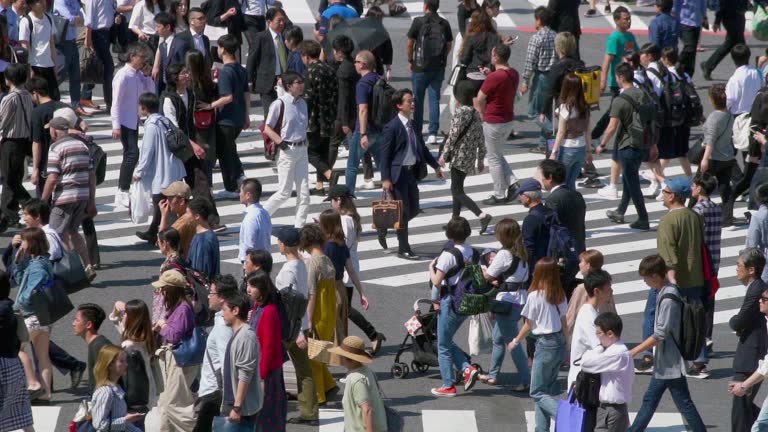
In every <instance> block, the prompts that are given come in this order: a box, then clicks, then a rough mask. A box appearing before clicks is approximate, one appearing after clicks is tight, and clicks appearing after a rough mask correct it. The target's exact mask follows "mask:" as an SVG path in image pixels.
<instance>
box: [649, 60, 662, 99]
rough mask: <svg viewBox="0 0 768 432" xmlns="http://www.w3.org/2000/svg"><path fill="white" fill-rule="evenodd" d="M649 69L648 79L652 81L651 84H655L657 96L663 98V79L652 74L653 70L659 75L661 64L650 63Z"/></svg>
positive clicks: (654, 88)
mask: <svg viewBox="0 0 768 432" xmlns="http://www.w3.org/2000/svg"><path fill="white" fill-rule="evenodd" d="M647 69H648V73H647V74H646V75H648V79H649V80H651V84H653V90H655V91H656V96H658V97H661V94H662V93H664V85H663V84H662V82H661V78H659V77H657V76H656V74H655V73H653V72H651V70H653V71H655V72H656V73H659V62H650V63H649V64H648V68H647Z"/></svg>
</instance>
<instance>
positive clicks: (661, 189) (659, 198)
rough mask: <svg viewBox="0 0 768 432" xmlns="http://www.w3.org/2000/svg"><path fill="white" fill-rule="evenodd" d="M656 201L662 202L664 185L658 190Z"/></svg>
mask: <svg viewBox="0 0 768 432" xmlns="http://www.w3.org/2000/svg"><path fill="white" fill-rule="evenodd" d="M656 201H664V185H663V184H662V185H661V188H660V189H659V194H658V195H656Z"/></svg>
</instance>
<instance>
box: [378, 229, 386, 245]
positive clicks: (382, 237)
mask: <svg viewBox="0 0 768 432" xmlns="http://www.w3.org/2000/svg"><path fill="white" fill-rule="evenodd" d="M378 237H379V244H380V245H381V248H382V249H384V250H387V249H388V248H387V231H386V230H379V232H378Z"/></svg>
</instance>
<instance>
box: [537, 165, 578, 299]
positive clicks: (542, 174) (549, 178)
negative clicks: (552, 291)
mask: <svg viewBox="0 0 768 432" xmlns="http://www.w3.org/2000/svg"><path fill="white" fill-rule="evenodd" d="M537 175H538V176H539V181H540V182H541V185H542V186H543V187H544V189H546V190H547V191H548V192H549V196H548V197H547V198H546V199H545V200H544V204H545V205H546V206H547V207H549V208H551V209H552V210H554V211H555V213H556V214H557V218H558V220H559V221H560V223H561V224H563V226H565V227H566V228H568V231H570V233H571V236H572V237H573V239H574V240H575V241H576V252H578V253H582V252H584V250H586V230H585V228H584V218H585V216H586V213H587V204H586V203H585V202H584V197H582V196H581V194H580V193H579V192H578V191H575V190H573V189H571V188H569V187H568V186H566V185H564V184H563V183H565V165H563V163H562V162H558V161H554V160H551V159H546V160H544V161H542V162H541V163H540V164H539V168H538V172H537ZM577 271H578V268H573V269H568V271H567V272H564V273H563V278H562V280H563V288H565V290H566V293H568V297H570V293H571V292H572V288H571V287H570V284H571V282H572V281H573V280H574V277H575V276H576V272H577Z"/></svg>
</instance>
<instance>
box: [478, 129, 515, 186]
mask: <svg viewBox="0 0 768 432" xmlns="http://www.w3.org/2000/svg"><path fill="white" fill-rule="evenodd" d="M512 126H513V124H512V122H507V123H485V122H483V135H485V149H486V150H487V153H486V158H488V168H489V170H490V171H491V179H492V180H493V195H494V196H496V198H498V199H506V197H507V188H509V185H510V184H511V183H513V182H514V181H515V180H516V178H515V175H514V174H513V173H512V168H510V166H509V163H507V160H506V159H505V158H504V149H503V147H502V146H503V145H504V144H506V142H507V137H508V136H509V133H510V132H512Z"/></svg>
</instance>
